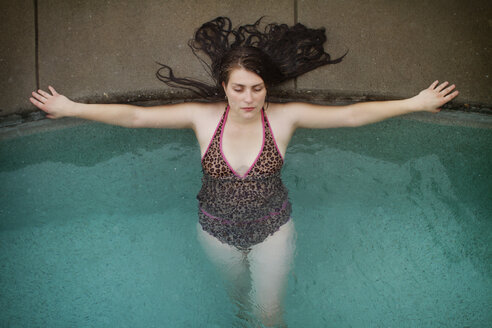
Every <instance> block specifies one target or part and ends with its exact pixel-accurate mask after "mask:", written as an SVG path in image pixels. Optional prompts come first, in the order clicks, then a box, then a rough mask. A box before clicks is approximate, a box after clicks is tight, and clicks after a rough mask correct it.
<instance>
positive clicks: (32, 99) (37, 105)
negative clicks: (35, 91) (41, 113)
mask: <svg viewBox="0 0 492 328" xmlns="http://www.w3.org/2000/svg"><path fill="white" fill-rule="evenodd" d="M29 100H30V101H31V102H32V104H33V105H34V106H36V107H38V108H40V109H43V107H44V104H43V103H42V102H39V101H37V100H36V99H34V98H32V97H31V98H29ZM43 110H44V109H43Z"/></svg>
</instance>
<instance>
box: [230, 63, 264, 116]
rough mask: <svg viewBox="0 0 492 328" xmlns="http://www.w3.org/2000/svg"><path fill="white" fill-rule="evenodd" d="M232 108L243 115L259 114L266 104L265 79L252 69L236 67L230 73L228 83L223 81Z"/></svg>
mask: <svg viewBox="0 0 492 328" xmlns="http://www.w3.org/2000/svg"><path fill="white" fill-rule="evenodd" d="M222 86H223V87H224V90H225V93H226V96H227V100H228V102H229V106H230V109H231V110H232V111H233V112H234V113H238V114H239V115H241V116H245V117H249V116H254V115H255V114H258V113H259V112H260V111H261V109H262V108H263V105H264V104H265V97H266V87H265V82H263V79H262V78H261V77H260V76H259V75H258V74H255V73H253V72H251V71H248V70H245V69H243V68H236V69H234V70H232V71H231V73H230V74H229V82H228V83H227V85H226V84H225V83H224V82H222Z"/></svg>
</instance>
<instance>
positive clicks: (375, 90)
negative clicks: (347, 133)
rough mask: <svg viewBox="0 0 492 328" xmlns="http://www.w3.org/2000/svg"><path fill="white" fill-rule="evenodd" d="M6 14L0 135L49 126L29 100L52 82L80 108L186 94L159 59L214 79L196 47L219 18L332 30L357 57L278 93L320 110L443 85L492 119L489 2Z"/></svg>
mask: <svg viewBox="0 0 492 328" xmlns="http://www.w3.org/2000/svg"><path fill="white" fill-rule="evenodd" d="M0 8H1V9H2V10H0V17H1V19H0V26H1V27H2V31H3V32H4V33H2V35H1V36H0V41H1V42H2V45H3V47H2V48H1V49H0V76H2V77H3V78H2V79H0V90H1V91H0V127H8V126H16V125H18V124H20V123H22V122H26V121H37V120H40V119H42V118H43V115H42V114H40V113H39V111H37V110H36V108H35V107H34V106H32V105H31V104H30V102H29V100H28V98H29V96H30V93H31V92H32V91H33V90H36V89H37V88H43V89H46V88H47V86H48V85H52V86H54V87H55V88H56V89H57V90H58V91H59V92H60V93H63V94H65V95H66V96H67V97H69V98H71V99H73V100H76V101H82V102H104V103H115V102H123V103H128V102H148V101H158V100H161V101H164V102H168V101H176V100H179V99H182V98H183V97H187V95H186V94H182V93H179V92H176V91H174V90H172V89H170V88H169V87H167V86H165V85H164V84H163V83H161V82H160V81H158V80H157V79H156V78H155V76H154V75H155V72H156V70H157V69H158V67H159V66H158V65H157V64H156V61H159V62H164V63H167V64H169V65H170V66H172V67H173V68H174V69H175V73H176V74H177V75H180V76H191V77H195V78H198V79H203V80H207V75H206V72H205V71H204V70H203V68H202V67H201V65H200V64H199V62H198V60H196V58H195V57H194V56H193V55H192V53H191V51H190V49H189V48H188V46H187V41H188V40H189V39H190V38H191V36H192V35H193V32H194V30H195V29H196V28H197V27H198V26H199V25H200V24H202V23H204V22H206V21H208V20H211V19H213V18H215V17H217V16H228V17H230V18H231V20H232V23H233V24H234V25H239V24H244V23H251V22H254V21H255V20H257V19H258V18H259V17H261V16H265V18H264V21H265V22H266V23H269V22H281V23H287V24H294V23H296V22H301V23H303V24H305V25H307V26H309V27H313V28H318V27H325V28H326V34H327V37H328V42H327V43H326V44H325V50H326V51H327V52H328V53H330V54H331V55H332V56H333V57H337V56H340V55H342V54H343V53H345V51H346V50H347V49H348V50H349V53H348V55H347V57H346V58H345V59H344V60H343V62H342V63H341V64H338V65H330V66H325V67H322V68H319V69H317V70H315V71H313V72H309V73H307V74H305V75H303V76H302V77H300V78H298V79H296V80H294V81H290V82H288V83H286V84H284V85H282V86H280V87H278V88H276V89H275V90H272V92H271V93H272V94H274V95H278V96H281V95H286V96H287V98H293V99H302V100H308V101H313V102H322V103H330V101H327V99H333V98H334V97H335V98H336V97H342V98H344V99H346V100H347V101H359V100H373V99H395V98H404V97H410V96H412V95H414V94H416V93H417V92H419V91H420V90H421V89H423V88H426V87H427V86H428V85H429V84H430V83H431V82H432V81H434V80H435V79H439V80H441V81H444V80H449V81H451V82H452V83H455V84H456V85H457V86H458V89H459V91H460V96H459V97H458V98H457V99H456V100H455V101H453V102H452V103H451V104H450V105H449V107H448V109H450V110H457V111H467V112H478V113H482V114H485V115H487V114H490V113H492V110H491V108H492V106H491V105H492V92H491V91H492V82H491V73H492V72H491V71H492V61H490V58H491V57H492V47H491V44H490V37H489V36H490V32H491V29H492V20H491V19H490V17H489V13H490V12H492V3H490V2H489V1H484V0H476V1H471V2H466V3H465V2H463V1H459V0H453V1H445V0H436V1H433V2H430V3H424V2H422V3H420V4H419V5H418V6H416V5H415V2H413V1H408V0H405V1H397V2H396V1H395V2H388V1H383V0H374V1H357V0H349V1H321V0H278V1H267V2H265V1H212V0H206V1H192V0H184V1H182V0H180V1H175V0H171V1H166V2H162V1H158V0H148V1H144V2H142V1H138V0H127V1H123V2H116V1H111V0H108V1H96V0H88V1H69V2H67V1H62V0H50V1H42V2H41V1H37V0H35V1H31V0H29V1H28V0H20V1H16V2H13V3H12V2H5V1H4V2H1V3H0ZM309 92H313V93H315V94H317V95H318V97H314V98H309ZM306 94H307V95H308V96H307V97H306ZM443 114H444V113H443ZM441 116H444V115H440V117H441ZM451 116H452V115H451ZM451 116H449V117H451ZM455 117H456V119H460V118H461V117H462V116H460V115H457V116H455ZM474 117H475V116H474ZM477 117H478V116H477ZM481 117H482V116H479V121H481V120H482V118H481ZM485 120H487V119H485ZM465 121H466V120H465Z"/></svg>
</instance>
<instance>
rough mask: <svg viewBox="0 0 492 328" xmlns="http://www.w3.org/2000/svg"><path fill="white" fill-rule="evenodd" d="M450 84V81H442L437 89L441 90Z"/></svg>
mask: <svg viewBox="0 0 492 328" xmlns="http://www.w3.org/2000/svg"><path fill="white" fill-rule="evenodd" d="M448 84H449V82H448V81H446V82H443V83H441V85H440V86H438V87H437V88H436V91H438V92H441V91H442V89H444V88H445V87H446V86H447V85H448Z"/></svg>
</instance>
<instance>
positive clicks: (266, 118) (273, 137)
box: [265, 115, 285, 162]
mask: <svg viewBox="0 0 492 328" xmlns="http://www.w3.org/2000/svg"><path fill="white" fill-rule="evenodd" d="M265 120H266V121H267V123H268V129H269V130H270V134H271V135H272V139H273V143H274V144H275V148H277V152H278V154H279V155H280V158H282V161H283V162H285V160H284V156H282V153H281V152H280V149H279V148H278V145H277V140H275V136H274V135H273V130H272V125H271V124H270V121H269V120H268V117H267V116H266V115H265Z"/></svg>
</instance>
